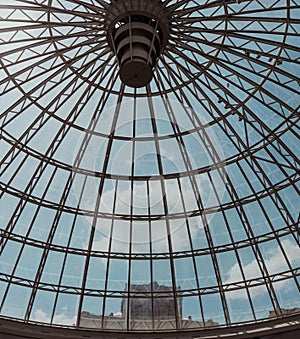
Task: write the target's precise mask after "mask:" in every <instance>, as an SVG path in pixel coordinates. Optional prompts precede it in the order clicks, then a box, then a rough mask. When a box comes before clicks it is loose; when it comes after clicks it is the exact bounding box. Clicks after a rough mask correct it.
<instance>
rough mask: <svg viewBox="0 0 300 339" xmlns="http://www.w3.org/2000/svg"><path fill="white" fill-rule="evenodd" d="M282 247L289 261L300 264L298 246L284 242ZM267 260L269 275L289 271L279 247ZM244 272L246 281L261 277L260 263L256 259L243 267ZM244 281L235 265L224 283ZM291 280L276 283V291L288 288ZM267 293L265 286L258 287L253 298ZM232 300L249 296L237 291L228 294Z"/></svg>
mask: <svg viewBox="0 0 300 339" xmlns="http://www.w3.org/2000/svg"><path fill="white" fill-rule="evenodd" d="M282 246H283V248H284V250H285V253H286V255H287V257H288V259H289V261H290V262H291V263H292V264H294V265H299V264H300V249H299V247H298V246H297V245H296V244H293V243H292V242H291V241H290V240H283V241H282ZM266 257H267V259H266V260H265V264H266V267H267V270H268V272H269V274H276V273H280V272H283V271H287V270H288V269H289V268H288V266H287V263H286V261H285V259H284V256H283V254H282V251H281V249H280V248H279V246H278V247H276V248H274V249H272V250H270V251H269V252H268V253H267V254H266ZM243 271H244V274H245V277H246V279H255V278H258V277H261V272H260V270H259V266H258V263H257V261H256V259H254V260H252V261H251V262H250V263H249V264H247V265H245V266H243ZM241 280H242V275H241V272H240V269H239V265H238V264H235V265H234V266H232V267H231V268H230V270H229V271H228V278H227V279H226V281H225V282H224V283H225V284H231V283H234V282H238V281H241ZM288 282H289V280H283V281H281V282H278V283H276V289H277V290H280V289H283V288H285V287H286V286H287V284H288ZM264 291H265V288H264V286H261V287H256V288H254V289H251V296H252V297H256V296H259V295H261V294H263V293H264ZM228 297H229V298H230V299H238V298H247V294H246V293H245V292H244V290H241V291H240V290H236V291H234V292H231V293H229V294H228Z"/></svg>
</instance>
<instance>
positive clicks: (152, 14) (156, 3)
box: [105, 0, 169, 88]
mask: <svg viewBox="0 0 300 339" xmlns="http://www.w3.org/2000/svg"><path fill="white" fill-rule="evenodd" d="M105 23H106V28H107V40H108V44H109V46H110V48H111V50H112V51H113V52H114V54H115V56H116V58H117V60H118V63H119V67H120V70H119V74H120V78H121V81H122V82H123V83H124V84H126V85H128V86H130V87H134V88H139V87H144V86H146V85H148V84H149V83H150V81H151V80H152V78H153V69H154V67H155V66H156V64H157V61H158V58H159V57H160V55H161V53H162V51H163V49H164V48H165V46H166V44H167V42H168V36H169V23H168V16H167V13H166V11H165V8H164V6H163V3H162V2H161V1H160V0H152V1H148V0H144V1H142V0H135V1H134V0H131V1H130V0H119V1H117V0H116V1H112V3H111V5H110V7H109V8H108V10H107V13H106V16H105Z"/></svg>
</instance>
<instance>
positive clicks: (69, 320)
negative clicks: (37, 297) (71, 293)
mask: <svg viewBox="0 0 300 339" xmlns="http://www.w3.org/2000/svg"><path fill="white" fill-rule="evenodd" d="M65 311H67V309H66V308H65V309H64V311H63V313H60V314H55V316H54V318H53V324H60V325H74V324H75V323H76V317H75V316H70V315H67V314H66V313H65ZM31 320H34V321H38V322H42V323H47V324H49V323H50V320H51V317H50V315H49V314H47V313H46V312H44V311H43V310H41V309H37V310H36V311H35V312H34V314H33V316H31Z"/></svg>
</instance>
